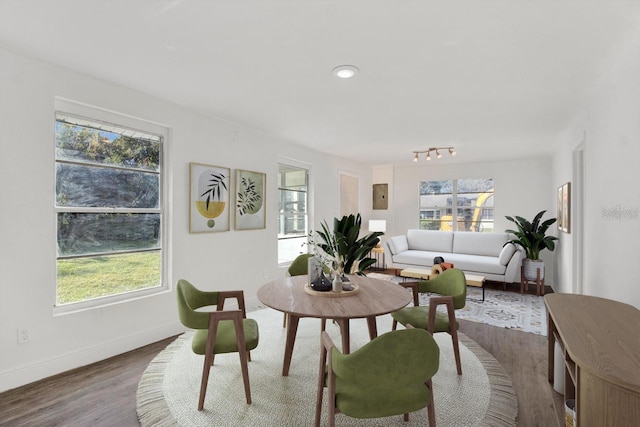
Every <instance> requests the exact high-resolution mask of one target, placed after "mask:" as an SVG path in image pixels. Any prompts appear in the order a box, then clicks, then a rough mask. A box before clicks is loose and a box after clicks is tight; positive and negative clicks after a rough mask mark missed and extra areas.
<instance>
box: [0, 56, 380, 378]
mask: <svg viewBox="0 0 640 427" xmlns="http://www.w3.org/2000/svg"><path fill="white" fill-rule="evenodd" d="M56 96H60V97H64V98H68V99H72V100H76V101H79V102H83V103H87V104H90V105H95V106H99V107H101V108H105V109H108V110H112V111H117V112H120V113H123V114H127V115H131V116H134V117H138V118H141V119H145V120H150V121H153V122H157V123H160V124H162V125H164V126H167V127H168V128H170V131H171V137H170V140H169V141H168V143H167V147H166V155H167V159H168V163H167V164H166V165H165V174H166V179H167V181H166V182H167V184H168V186H169V191H170V194H169V198H168V207H169V214H168V220H169V229H170V237H171V243H170V245H169V248H168V250H169V251H170V255H171V262H170V277H169V278H168V283H170V284H173V283H175V281H176V280H177V279H178V278H187V279H189V280H191V281H192V282H193V283H194V284H196V286H199V287H202V288H206V289H237V288H242V289H244V290H245V295H246V298H247V303H248V305H249V306H250V307H255V306H256V305H257V304H258V301H257V299H256V296H255V295H256V291H257V289H258V288H259V287H260V285H261V284H262V283H264V282H265V275H266V276H267V277H268V278H269V279H272V278H276V277H281V276H283V275H284V268H281V267H278V265H277V240H276V236H277V230H276V212H277V191H276V190H277V187H276V174H277V171H278V158H279V156H284V157H288V158H292V159H296V160H299V161H302V162H306V163H308V164H310V165H311V168H312V180H313V182H314V184H315V185H314V194H313V197H314V200H315V201H316V202H315V203H313V205H314V208H315V219H314V221H315V224H316V226H317V224H318V223H319V222H320V221H322V220H324V219H326V220H328V221H329V222H330V221H331V220H332V218H333V217H334V216H335V215H337V213H338V191H337V189H338V170H339V169H340V170H345V171H349V172H350V173H353V174H355V175H358V176H359V180H360V205H361V207H362V210H361V212H362V215H363V217H364V218H367V219H368V217H369V215H370V209H371V203H370V201H369V192H370V188H371V179H370V169H369V168H368V167H365V166H363V165H360V164H357V163H353V162H348V161H345V160H341V159H338V158H334V157H330V156H326V155H323V154H320V153H317V152H314V151H311V150H308V149H303V148H301V147H299V146H296V145H294V144H291V143H287V142H285V141H278V140H275V139H274V138H273V137H270V136H269V135H265V134H264V133H261V132H259V131H257V130H255V129H250V128H246V127H241V126H239V125H237V124H234V123H231V122H229V121H225V120H221V119H212V118H206V117H203V116H201V115H198V114H194V113H192V112H190V111H187V110H186V109H184V108H181V107H180V106H177V105H175V104H171V103H168V102H166V101H163V100H160V99H156V98H153V97H150V96H147V95H145V94H142V93H139V92H136V91H133V90H130V89H127V88H124V87H121V86H117V85H114V84H110V83H107V82H103V81H99V80H96V79H94V78H91V77H88V76H85V75H80V74H77V73H75V72H72V71H69V70H65V69H61V68H58V67H56V66H53V65H50V64H46V63H44V62H41V61H38V60H34V59H31V58H28V57H24V56H21V55H19V54H16V53H14V52H11V51H7V50H4V49H1V48H0V138H1V140H0V181H1V182H2V185H0V391H2V390H6V389H10V388H14V387H16V386H19V385H22V384H26V383H28V382H31V381H34V380H37V379H39V378H42V377H46V376H49V375H52V374H55V373H58V372H61V371H64V370H67V369H71V368H74V367H77V366H81V365H85V364H88V363H91V362H94V361H97V360H101V359H104V358H107V357H109V356H112V355H115V354H118V353H121V352H124V351H128V350H131V349H133V348H137V347H140V346H142V345H145V344H148V343H150V342H154V341H157V340H159V339H162V338H165V337H168V336H171V335H173V334H176V333H178V332H179V331H181V330H182V327H181V326H180V324H179V323H178V317H177V311H176V303H175V295H174V293H173V291H170V292H166V293H164V294H160V295H155V296H152V297H147V298H142V299H138V300H135V301H130V302H126V303H120V304H114V305H111V306H107V307H103V308H98V309H92V310H86V311H82V312H77V313H72V314H65V315H57V316H54V314H53V301H54V292H55V289H54V286H55V256H56V243H55V216H54V212H53V201H54V160H53V159H54V142H53V141H54V139H53V138H54V137H53V135H54V98H55V97H56ZM235 132H237V138H235V137H234V133H235ZM189 162H200V163H207V164H213V165H220V166H225V167H230V168H231V169H237V168H240V169H248V170H255V171H263V172H266V173H267V209H268V212H267V227H266V229H264V230H249V231H233V220H232V226H231V228H232V231H229V232H222V233H202V234H189V191H188V190H189ZM318 201H321V202H318ZM18 328H27V329H29V330H30V332H31V341H30V342H28V343H26V344H21V345H18V344H17V337H16V334H17V329H18Z"/></svg>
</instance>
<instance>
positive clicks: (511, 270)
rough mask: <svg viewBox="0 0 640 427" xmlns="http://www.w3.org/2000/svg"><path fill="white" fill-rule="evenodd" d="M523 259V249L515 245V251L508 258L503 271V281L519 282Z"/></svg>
mask: <svg viewBox="0 0 640 427" xmlns="http://www.w3.org/2000/svg"><path fill="white" fill-rule="evenodd" d="M523 259H524V249H522V248H521V247H519V246H517V245H516V251H515V253H514V254H513V256H512V257H511V259H510V260H509V263H508V264H507V268H506V270H505V272H504V281H505V283H520V266H521V265H522V260H523Z"/></svg>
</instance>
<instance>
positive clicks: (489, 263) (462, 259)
mask: <svg viewBox="0 0 640 427" xmlns="http://www.w3.org/2000/svg"><path fill="white" fill-rule="evenodd" d="M447 262H451V263H453V265H454V267H455V268H459V269H460V270H463V271H466V272H469V273H476V274H479V275H481V276H483V275H485V274H504V273H505V271H506V270H507V267H505V266H504V265H502V264H500V263H499V262H498V257H493V256H482V255H465V254H450V255H449V259H448V260H447Z"/></svg>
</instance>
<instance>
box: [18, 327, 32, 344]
mask: <svg viewBox="0 0 640 427" xmlns="http://www.w3.org/2000/svg"><path fill="white" fill-rule="evenodd" d="M17 332H18V344H24V343H27V342H29V341H31V332H29V330H28V329H18V330H17Z"/></svg>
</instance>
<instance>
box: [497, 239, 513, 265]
mask: <svg viewBox="0 0 640 427" xmlns="http://www.w3.org/2000/svg"><path fill="white" fill-rule="evenodd" d="M515 253H516V247H515V245H514V244H513V243H507V244H506V245H504V247H503V248H502V251H500V255H499V256H498V262H499V263H500V265H507V264H509V260H511V257H512V256H513V254H515Z"/></svg>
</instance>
